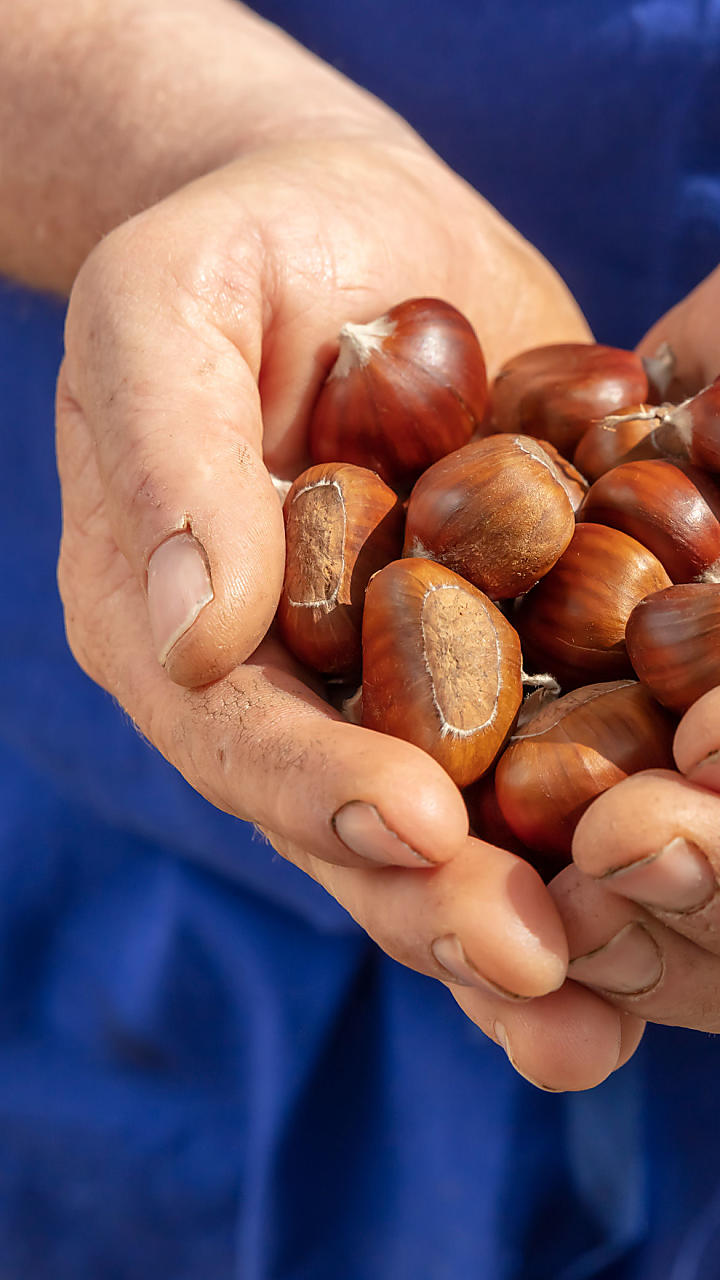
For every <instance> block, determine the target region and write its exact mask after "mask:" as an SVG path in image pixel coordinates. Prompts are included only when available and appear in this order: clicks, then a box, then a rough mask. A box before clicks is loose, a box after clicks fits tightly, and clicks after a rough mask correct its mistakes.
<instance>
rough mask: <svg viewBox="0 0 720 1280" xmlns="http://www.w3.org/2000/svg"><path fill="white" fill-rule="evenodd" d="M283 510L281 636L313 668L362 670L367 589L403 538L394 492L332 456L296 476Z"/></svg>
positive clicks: (376, 478)
mask: <svg viewBox="0 0 720 1280" xmlns="http://www.w3.org/2000/svg"><path fill="white" fill-rule="evenodd" d="M283 512H284V516H285V542H286V567H285V581H284V583H283V589H282V594H281V597H280V604H279V606H278V614H277V618H278V625H279V627H280V632H281V634H282V637H283V639H284V641H285V643H286V644H287V646H288V648H289V649H290V651H291V652H292V653H293V654H294V655H295V657H296V658H299V659H300V661H301V662H304V663H305V664H306V665H307V666H309V667H313V668H314V670H316V671H320V672H322V673H324V674H326V675H335V676H340V675H342V676H351V675H352V674H353V673H359V671H360V665H361V659H362V647H361V627H362V611H363V601H364V597H365V588H366V586H367V584H368V580H369V579H370V577H371V576H372V574H373V573H375V572H376V570H377V569H379V568H381V566H382V565H385V564H387V563H388V562H389V561H390V560H394V559H395V558H396V556H397V555H399V552H400V547H401V544H402V529H403V511H402V506H401V503H400V501H399V499H398V497H397V494H396V493H394V492H393V490H392V489H390V488H389V487H388V486H387V485H386V484H385V483H384V481H382V480H381V479H380V477H379V476H377V475H375V473H374V472H373V471H368V470H366V469H365V468H364V467H355V466H352V465H350V464H348V463H343V462H340V463H333V464H331V465H329V466H327V465H326V466H317V467H310V468H309V469H308V470H307V471H304V472H303V473H302V475H301V476H298V478H297V480H296V481H295V483H294V484H293V485H292V486H291V488H290V490H289V492H288V495H287V497H286V499H285V503H284V506H283Z"/></svg>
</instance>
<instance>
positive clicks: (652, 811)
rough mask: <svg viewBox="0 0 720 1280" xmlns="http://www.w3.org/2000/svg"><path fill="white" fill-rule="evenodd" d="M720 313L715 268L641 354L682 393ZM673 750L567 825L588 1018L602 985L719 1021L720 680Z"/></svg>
mask: <svg viewBox="0 0 720 1280" xmlns="http://www.w3.org/2000/svg"><path fill="white" fill-rule="evenodd" d="M719 321H720V271H715V272H714V273H713V274H712V275H711V276H708V278H707V279H706V280H705V281H703V283H702V284H701V285H700V286H699V287H698V288H697V289H695V290H694V292H693V293H691V294H690V295H689V296H688V297H687V298H686V299H684V301H683V302H681V303H680V304H679V305H678V306H677V307H675V308H673V310H672V311H670V312H668V314H667V315H666V316H664V317H663V319H662V320H660V321H659V322H658V324H656V325H655V326H654V327H653V328H652V329H651V331H650V333H649V334H648V335H647V336H646V337H645V338H644V339H643V342H642V343H641V345H640V351H641V354H643V355H651V354H653V353H654V352H655V351H656V350H657V348H658V347H659V345H660V344H661V343H662V342H665V341H667V342H669V343H670V345H671V347H672V348H673V351H674V352H675V355H676V357H677V362H678V365H677V380H676V383H677V388H678V394H679V395H689V394H692V393H693V392H694V391H696V390H698V389H699V388H700V387H702V386H705V385H706V384H707V383H709V382H711V381H712V380H713V378H715V377H716V376H717V374H718V373H720V345H719V344H718V341H717V332H718V322H719ZM674 753H675V761H676V763H677V767H678V771H677V772H667V771H652V772H648V773H643V774H638V775H636V776H635V777H632V778H628V779H627V781H625V782H622V783H620V784H619V785H618V786H616V787H613V788H612V790H611V791H608V792H606V793H605V795H603V796H600V797H599V799H597V800H596V801H595V803H594V804H593V805H592V806H591V808H590V809H589V810H588V811H587V813H586V814H585V815H584V816H583V818H582V819H581V821H580V823H579V824H578V827H577V830H576V832H575V839H574V841H573V858H574V862H575V865H574V867H571V868H568V869H567V870H566V871H564V872H562V874H561V875H560V876H558V877H557V878H556V879H555V881H554V882H553V884H552V885H551V886H550V888H551V893H552V895H553V897H554V899H555V902H556V904H557V906H558V909H559V911H560V914H561V916H562V919H563V923H564V925H565V928H566V930H567V934H568V943H569V947H570V956H571V963H570V966H569V977H570V978H571V979H572V984H573V985H574V984H576V983H577V984H580V983H582V984H583V985H584V986H585V987H587V988H590V989H591V990H592V992H593V994H592V995H590V990H588V991H587V992H586V996H587V998H588V999H590V1000H592V1003H588V1004H587V1006H586V1007H585V1008H581V1009H580V1016H581V1017H582V1018H583V1019H584V1021H585V1025H586V1026H587V1027H588V1028H589V1029H590V1028H592V1027H593V1026H595V1018H596V1009H597V1004H596V1002H597V1000H598V998H599V997H602V999H603V1000H604V1001H605V1002H606V1003H607V1004H608V1005H612V1006H613V1007H614V1008H615V1009H617V1010H618V1011H620V1012H621V1014H622V1016H623V1017H628V1018H633V1019H635V1020H638V1019H647V1020H648V1021H651V1022H660V1023H668V1024H671V1025H673V1026H682V1027H690V1028H695V1029H697V1030H701V1031H711V1032H717V1031H720V994H718V993H719V992H720V933H719V928H718V926H719V925H720V896H719V895H718V880H719V878H720V689H714V690H713V691H712V692H710V693H707V694H705V696H704V697H703V698H700V700H699V701H698V702H696V703H695V705H694V706H692V707H691V708H690V710H689V711H688V712H687V713H686V714H685V716H684V717H683V718H682V720H681V722H680V725H679V727H678V729H677V733H676V737H675V745H674ZM568 985H570V984H568ZM577 990H578V991H580V990H581V988H580V987H579V986H578V987H577ZM637 1025H638V1027H639V1026H640V1025H641V1024H640V1023H639V1022H638V1023H637Z"/></svg>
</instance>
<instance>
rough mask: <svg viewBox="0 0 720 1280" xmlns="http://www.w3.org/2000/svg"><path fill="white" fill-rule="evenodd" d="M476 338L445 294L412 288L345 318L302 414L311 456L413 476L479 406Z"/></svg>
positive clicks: (466, 427)
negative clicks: (363, 317)
mask: <svg viewBox="0 0 720 1280" xmlns="http://www.w3.org/2000/svg"><path fill="white" fill-rule="evenodd" d="M487 398H488V397H487V375H486V371H485V359H484V356H483V352H482V348H481V346H480V343H479V342H478V339H477V336H476V334H475V331H474V329H473V328H472V325H471V324H470V322H469V321H468V320H466V319H465V317H464V316H463V315H462V314H461V313H460V312H459V311H457V310H456V308H455V307H452V306H451V305H450V304H449V303H448V302H442V301H440V300H439V299H436V298H411V299H409V300H408V301H406V302H401V303H399V304H398V305H397V306H395V307H392V308H391V310H390V311H388V312H387V314H386V315H384V316H381V317H380V318H379V319H378V320H374V321H372V322H371V323H370V324H364V325H363V324H346V325H345V326H344V327H343V329H342V330H341V332H340V353H339V355H338V357H337V360H336V361H335V364H334V365H333V367H332V369H331V370H330V373H329V374H328V376H327V379H326V381H325V383H324V385H323V387H322V389H321V391H320V395H319V397H318V400H317V402H316V404H315V408H314V410H313V413H312V416H311V420H310V452H311V455H312V457H313V460H314V461H315V462H332V461H337V460H340V461H343V462H354V463H357V464H359V465H360V466H364V467H370V468H372V470H373V471H377V473H378V474H379V475H380V476H382V478H383V479H384V480H386V481H387V482H388V483H389V484H393V485H396V484H397V485H400V484H403V483H406V482H412V481H413V480H414V479H415V478H416V477H417V476H418V475H420V473H421V472H422V471H424V470H425V469H426V467H428V466H430V464H431V463H432V462H435V461H436V459H438V458H442V457H443V456H444V455H445V454H446V453H450V451H451V450H452V449H457V448H458V447H459V446H460V445H463V444H465V443H466V441H467V440H469V439H470V436H471V435H472V433H473V431H475V429H476V428H477V427H478V426H479V424H480V423H481V422H482V420H483V417H484V415H485V409H486V406H487Z"/></svg>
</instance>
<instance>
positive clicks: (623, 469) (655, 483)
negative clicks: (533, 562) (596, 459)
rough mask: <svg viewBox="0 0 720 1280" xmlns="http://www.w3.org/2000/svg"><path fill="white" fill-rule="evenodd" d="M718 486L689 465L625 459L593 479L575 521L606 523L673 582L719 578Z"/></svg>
mask: <svg viewBox="0 0 720 1280" xmlns="http://www.w3.org/2000/svg"><path fill="white" fill-rule="evenodd" d="M718 513H720V489H719V488H718V486H717V485H716V484H715V483H714V482H713V480H712V479H711V478H710V477H709V476H707V475H705V474H704V472H702V471H699V470H698V469H697V468H695V467H691V466H688V465H683V464H680V465H678V466H675V465H674V464H673V463H672V462H668V461H663V460H662V459H655V461H644V462H625V463H622V464H621V465H620V466H618V467H615V468H614V469H613V470H612V471H608V472H607V473H606V475H604V476H601V477H600V479H599V480H596V481H595V483H594V485H593V486H592V488H591V489H590V491H589V493H588V495H587V497H586V499H585V501H584V503H583V505H582V507H581V508H580V510H579V512H578V517H577V518H578V520H581V521H586V520H589V521H592V522H593V523H595V524H607V525H612V527H613V528H614V529H622V530H623V532H624V533H629V534H630V536H631V537H633V538H637V540H638V542H642V544H643V546H644V547H647V548H648V550H650V551H652V552H653V554H654V555H656V556H657V558H658V560H659V561H660V563H661V564H662V565H663V567H664V568H665V569H666V570H667V572H668V573H669V575H670V577H671V578H672V580H673V582H690V581H691V580H692V579H693V578H697V579H702V580H703V581H705V582H717V581H718V580H720V573H719V570H720V520H718Z"/></svg>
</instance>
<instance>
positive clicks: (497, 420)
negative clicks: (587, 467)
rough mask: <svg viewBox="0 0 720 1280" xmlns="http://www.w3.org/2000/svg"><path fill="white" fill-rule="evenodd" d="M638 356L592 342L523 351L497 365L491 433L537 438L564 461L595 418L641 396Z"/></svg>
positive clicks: (643, 389) (642, 380)
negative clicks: (492, 429) (492, 431)
mask: <svg viewBox="0 0 720 1280" xmlns="http://www.w3.org/2000/svg"><path fill="white" fill-rule="evenodd" d="M647 390H648V383H647V376H646V374H645V370H644V368H643V365H642V362H641V360H640V359H639V357H638V356H636V355H635V354H634V352H632V351H622V350H620V349H619V348H617V347H603V346H599V345H596V344H594V343H558V344H555V345H552V346H547V347H536V348H534V349H533V350H531V351H524V352H522V353H521V354H520V355H518V356H514V357H513V359H512V360H508V362H507V363H506V364H505V365H503V367H502V369H501V370H500V372H499V374H498V375H497V378H496V379H495V382H494V384H493V387H492V395H491V399H492V420H493V423H494V430H496V431H510V432H513V433H522V434H524V435H528V436H539V437H540V439H542V440H549V441H550V442H551V444H554V445H555V446H556V448H558V449H559V450H560V452H561V453H564V454H565V455H566V456H567V457H572V454H573V450H574V449H575V446H576V445H577V443H578V441H579V439H580V437H581V436H582V434H583V432H585V431H587V429H588V427H589V426H590V424H591V423H592V422H593V421H594V420H595V419H596V418H603V417H605V415H606V414H609V413H617V412H618V410H620V409H622V408H624V407H625V405H631V404H637V403H638V401H640V400H645V399H646V397H647Z"/></svg>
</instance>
